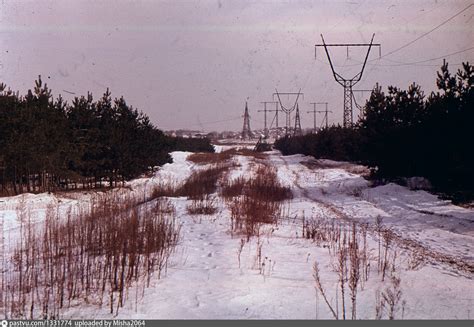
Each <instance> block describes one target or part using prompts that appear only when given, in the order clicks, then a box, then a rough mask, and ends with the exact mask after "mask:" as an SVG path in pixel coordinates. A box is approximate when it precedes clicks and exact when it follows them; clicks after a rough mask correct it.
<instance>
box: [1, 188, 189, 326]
mask: <svg viewBox="0 0 474 327" xmlns="http://www.w3.org/2000/svg"><path fill="white" fill-rule="evenodd" d="M138 203H139V202H138V201H136V200H134V199H131V198H128V199H125V198H123V197H114V196H112V195H111V196H106V197H104V198H102V199H101V200H99V201H97V202H95V203H92V204H91V209H90V212H88V213H81V212H80V213H78V215H77V216H75V217H72V216H71V215H68V216H67V217H65V218H62V219H60V218H59V217H58V213H57V212H55V211H54V210H53V209H52V208H50V209H48V211H47V214H46V218H45V220H44V223H43V225H42V226H38V225H33V224H32V223H30V219H29V216H28V213H27V212H26V216H25V217H23V218H24V219H23V220H22V221H21V230H20V238H19V240H18V245H17V246H16V249H15V250H14V253H13V254H12V257H11V265H10V267H9V268H8V270H7V273H6V281H7V282H6V285H7V286H6V290H5V292H6V296H5V299H6V301H5V303H4V305H5V316H6V317H5V318H9V319H12V318H23V319H24V318H29V319H37V318H43V319H59V318H60V317H61V312H62V310H63V309H64V308H68V307H71V306H73V305H77V304H80V303H82V302H85V303H89V304H97V305H99V306H103V305H106V306H107V307H108V308H109V311H110V312H111V313H117V312H118V310H119V308H120V307H122V306H123V305H124V303H125V301H127V300H128V299H129V293H130V292H129V289H130V287H131V286H132V284H136V285H142V286H143V291H141V292H144V289H145V286H148V285H149V282H150V278H151V276H152V275H153V274H155V273H157V274H158V277H159V276H160V275H161V272H162V271H163V269H166V265H167V260H168V258H169V256H170V255H171V253H172V251H173V248H174V246H175V245H176V244H177V242H178V237H179V232H180V227H179V226H177V225H176V223H175V219H174V207H173V206H172V204H171V203H170V202H168V201H166V200H164V199H161V200H159V201H156V202H155V203H154V204H151V203H149V205H148V206H147V208H144V206H140V205H138ZM24 214H25V212H23V211H21V210H20V212H19V215H20V216H24ZM135 292H136V293H137V294H136V295H135V296H134V297H135V301H136V299H137V298H138V292H139V291H138V287H137V288H136V291H135ZM142 294H143V293H142Z"/></svg>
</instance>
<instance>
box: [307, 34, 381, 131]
mask: <svg viewBox="0 0 474 327" xmlns="http://www.w3.org/2000/svg"><path fill="white" fill-rule="evenodd" d="M374 36H375V34H373V35H372V39H371V40H370V43H339V44H337V43H334V44H327V43H326V42H325V41H324V37H323V35H322V34H321V40H322V41H323V43H322V44H316V45H315V47H316V48H317V47H324V50H325V51H326V55H327V57H328V61H329V64H330V66H331V70H332V74H333V76H334V79H335V80H336V82H338V83H339V84H340V85H342V86H343V87H344V113H343V126H344V127H352V125H353V124H354V118H353V112H352V102H353V98H354V94H353V90H352V87H353V86H354V85H356V84H357V83H358V82H359V81H360V80H361V78H362V74H363V73H364V69H365V65H366V64H367V59H368V58H369V53H370V49H371V48H372V47H379V57H380V56H381V48H380V47H381V45H380V44H379V43H377V44H375V43H373V41H374ZM328 47H346V48H347V53H349V47H368V49H367V54H366V55H365V60H364V64H363V65H362V69H361V70H360V72H358V73H357V74H356V75H355V76H354V77H352V78H349V79H348V78H344V77H342V76H341V75H340V74H338V73H337V72H336V71H335V70H334V65H333V63H332V61H331V56H330V55H329V50H328Z"/></svg>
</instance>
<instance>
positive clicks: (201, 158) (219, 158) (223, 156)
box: [187, 148, 266, 165]
mask: <svg viewBox="0 0 474 327" xmlns="http://www.w3.org/2000/svg"><path fill="white" fill-rule="evenodd" d="M237 155H239V156H247V157H253V158H256V159H265V158H266V154H263V153H260V152H256V151H253V150H251V149H247V148H232V149H228V150H225V151H222V152H218V153H208V152H198V153H192V154H190V155H189V156H188V158H187V160H188V161H191V162H193V163H195V164H198V165H206V164H218V163H223V162H225V161H228V160H230V159H231V158H232V157H234V156H237Z"/></svg>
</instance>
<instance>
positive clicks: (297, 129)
mask: <svg viewBox="0 0 474 327" xmlns="http://www.w3.org/2000/svg"><path fill="white" fill-rule="evenodd" d="M299 135H303V131H302V130H301V119H300V108H299V107H298V104H296V116H295V130H294V136H299Z"/></svg>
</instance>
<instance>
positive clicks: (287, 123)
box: [273, 89, 304, 136]
mask: <svg viewBox="0 0 474 327" xmlns="http://www.w3.org/2000/svg"><path fill="white" fill-rule="evenodd" d="M275 91H276V93H273V99H275V95H276V96H277V97H278V102H279V103H280V107H281V111H283V112H284V113H285V114H286V128H285V135H287V136H288V134H289V131H290V128H291V126H290V125H291V116H290V115H291V112H292V111H294V110H295V109H296V105H297V104H298V99H299V97H300V95H301V96H303V98H304V94H303V93H301V89H300V90H299V91H298V92H297V93H295V92H278V90H275ZM280 95H287V96H288V97H289V96H290V95H296V100H295V103H294V104H293V106H291V107H288V108H287V107H285V106H283V104H282V103H281V98H280Z"/></svg>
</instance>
